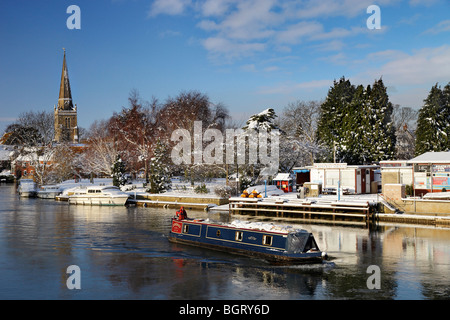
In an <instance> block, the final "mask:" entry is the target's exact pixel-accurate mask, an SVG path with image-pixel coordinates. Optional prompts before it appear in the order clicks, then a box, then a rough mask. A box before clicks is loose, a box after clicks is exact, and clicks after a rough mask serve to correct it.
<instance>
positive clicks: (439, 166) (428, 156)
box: [407, 152, 450, 196]
mask: <svg viewBox="0 0 450 320" xmlns="http://www.w3.org/2000/svg"><path fill="white" fill-rule="evenodd" d="M407 163H408V164H409V165H410V166H411V167H412V170H413V181H412V184H413V186H414V192H415V195H416V196H418V195H423V194H426V193H428V192H442V191H450V152H426V153H424V154H422V155H420V156H418V157H416V158H413V159H411V160H409V161H407Z"/></svg>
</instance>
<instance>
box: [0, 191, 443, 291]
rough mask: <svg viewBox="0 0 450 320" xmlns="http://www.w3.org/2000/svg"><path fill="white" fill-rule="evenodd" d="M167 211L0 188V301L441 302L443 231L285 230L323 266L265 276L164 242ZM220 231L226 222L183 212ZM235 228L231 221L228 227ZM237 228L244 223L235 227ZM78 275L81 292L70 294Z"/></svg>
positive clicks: (225, 258)
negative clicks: (305, 239)
mask: <svg viewBox="0 0 450 320" xmlns="http://www.w3.org/2000/svg"><path fill="white" fill-rule="evenodd" d="M173 215H174V212H173V211H172V210H168V209H158V208H142V207H95V206H93V207H91V206H74V205H68V203H67V202H57V201H54V200H46V199H21V198H19V197H18V195H17V193H16V190H15V186H14V185H10V184H9V185H5V184H2V185H0V257H1V259H0V299H55V300H56V299H71V300H73V299H75V300H76V299H107V300H110V299H150V300H156V299H162V300H173V299H177V300H179V299H194V300H210V299H219V300H222V299H224V300H235V299H238V300H241V299H243V300H260V299H262V300H297V299H313V300H332V299H364V300H365V299H401V300H403V299H420V300H422V299H448V298H449V297H450V229H441V228H434V227H425V226H423V227H422V226H406V225H384V226H378V227H376V228H375V230H369V229H367V228H364V227H354V226H353V227H352V226H339V225H325V224H323V225H320V224H305V223H300V224H295V225H294V224H292V223H291V224H290V225H294V226H296V227H302V228H304V229H307V230H309V231H312V232H313V233H314V236H315V238H316V241H317V243H318V245H319V247H320V249H321V250H323V251H326V252H327V253H328V255H329V257H330V259H329V260H328V261H326V262H324V263H323V264H318V265H317V264H316V265H299V266H272V265H270V264H268V263H266V262H265V261H263V260H258V259H254V258H249V257H245V256H237V255H233V254H230V253H222V252H216V251H212V250H208V249H201V248H196V247H189V246H183V245H175V244H171V243H169V242H168V240H167V234H168V232H169V230H170V219H171V217H172V216H173ZM188 215H190V216H191V217H197V218H205V219H206V218H209V219H211V220H215V221H228V220H229V219H230V218H229V216H228V214H218V213H214V214H212V213H205V212H202V211H198V212H188ZM232 218H235V217H232ZM240 219H246V218H243V217H241V218H240ZM72 265H76V266H78V268H79V271H78V273H77V276H78V278H77V279H76V281H75V282H78V285H79V288H80V289H77V288H75V289H73V288H72V289H69V285H68V283H67V282H68V281H67V280H68V278H69V277H72V275H75V273H71V271H70V270H68V267H69V266H72Z"/></svg>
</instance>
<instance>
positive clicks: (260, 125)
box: [242, 108, 278, 132]
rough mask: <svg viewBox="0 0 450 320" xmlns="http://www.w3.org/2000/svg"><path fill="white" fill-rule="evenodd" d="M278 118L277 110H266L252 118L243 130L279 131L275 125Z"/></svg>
mask: <svg viewBox="0 0 450 320" xmlns="http://www.w3.org/2000/svg"><path fill="white" fill-rule="evenodd" d="M276 117H277V115H276V114H275V110H273V109H272V108H269V109H266V110H264V111H263V112H261V113H258V114H255V115H253V116H251V117H250V118H249V119H248V120H247V122H246V123H245V126H244V127H243V128H242V129H243V130H244V131H251V130H255V131H256V132H259V131H260V130H266V131H267V132H270V131H271V130H272V129H278V127H277V126H276V125H275V123H274V121H275V118H276Z"/></svg>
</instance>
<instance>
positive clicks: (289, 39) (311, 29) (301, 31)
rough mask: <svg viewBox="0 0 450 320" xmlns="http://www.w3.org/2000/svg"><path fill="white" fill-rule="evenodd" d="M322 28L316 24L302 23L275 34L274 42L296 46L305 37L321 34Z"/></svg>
mask: <svg viewBox="0 0 450 320" xmlns="http://www.w3.org/2000/svg"><path fill="white" fill-rule="evenodd" d="M322 32H323V26H322V24H320V23H318V22H314V21H313V22H306V21H302V22H299V23H297V24H294V25H291V26H289V27H288V28H287V29H286V30H282V31H279V32H278V33H277V37H276V41H277V42H279V43H285V44H297V43H300V42H301V41H302V39H304V38H306V37H311V36H313V35H315V34H318V33H322Z"/></svg>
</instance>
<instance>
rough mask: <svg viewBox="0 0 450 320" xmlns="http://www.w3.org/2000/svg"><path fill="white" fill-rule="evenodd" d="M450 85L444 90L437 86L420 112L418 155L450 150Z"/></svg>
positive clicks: (417, 137) (417, 134)
mask: <svg viewBox="0 0 450 320" xmlns="http://www.w3.org/2000/svg"><path fill="white" fill-rule="evenodd" d="M449 97H450V83H449V84H447V85H446V86H445V88H444V90H441V87H440V86H438V84H435V85H434V86H433V87H432V88H431V90H430V93H429V94H428V97H427V98H426V99H425V100H424V105H423V106H422V108H421V109H420V110H419V116H418V120H417V131H416V155H421V154H423V153H425V152H428V151H435V152H437V151H448V150H449V149H450V137H449V134H450V103H449V101H450V98H449Z"/></svg>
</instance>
